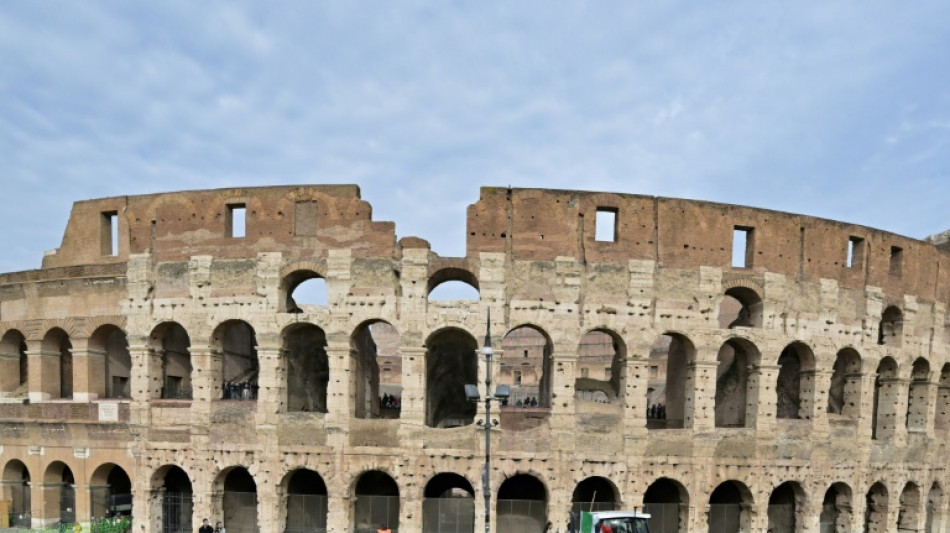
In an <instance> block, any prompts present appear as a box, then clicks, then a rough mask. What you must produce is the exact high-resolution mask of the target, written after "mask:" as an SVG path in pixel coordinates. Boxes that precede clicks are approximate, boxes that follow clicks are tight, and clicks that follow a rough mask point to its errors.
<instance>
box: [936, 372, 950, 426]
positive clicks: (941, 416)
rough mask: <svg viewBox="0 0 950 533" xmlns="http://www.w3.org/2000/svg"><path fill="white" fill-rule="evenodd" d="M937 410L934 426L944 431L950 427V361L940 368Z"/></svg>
mask: <svg viewBox="0 0 950 533" xmlns="http://www.w3.org/2000/svg"><path fill="white" fill-rule="evenodd" d="M935 411H936V412H935V413H934V428H936V429H938V430H941V431H944V432H945V431H946V430H947V429H950V363H945V364H944V365H943V367H942V368H941V369H940V382H939V383H938V385H937V408H936V410H935Z"/></svg>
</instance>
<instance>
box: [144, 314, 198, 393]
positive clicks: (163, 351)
mask: <svg viewBox="0 0 950 533" xmlns="http://www.w3.org/2000/svg"><path fill="white" fill-rule="evenodd" d="M190 347H191V340H190V339H189V338H188V332H186V331H185V328H183V327H182V326H181V325H180V324H178V323H177V322H165V323H163V324H159V325H158V326H157V327H156V328H155V329H153V330H152V334H151V335H150V336H149V350H151V352H152V353H154V354H156V355H158V356H159V357H161V363H162V388H161V390H160V391H159V397H160V398H164V399H176V400H177V399H184V400H190V399H192V386H191V371H192V366H191V352H190V350H189V348H190Z"/></svg>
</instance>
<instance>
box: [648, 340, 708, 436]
mask: <svg viewBox="0 0 950 533" xmlns="http://www.w3.org/2000/svg"><path fill="white" fill-rule="evenodd" d="M695 360H696V348H695V347H694V346H693V343H692V342H691V341H690V340H689V339H688V338H686V337H685V336H683V335H680V334H679V333H666V334H664V335H662V336H660V338H659V339H657V341H656V342H654V343H653V346H652V347H651V348H650V367H649V369H648V372H647V427H648V428H650V429H670V428H682V427H685V420H686V397H687V395H692V393H693V391H692V390H691V387H688V384H690V383H692V382H693V372H694V371H695V369H694V368H693V367H692V364H693V362H695ZM687 389H690V390H687Z"/></svg>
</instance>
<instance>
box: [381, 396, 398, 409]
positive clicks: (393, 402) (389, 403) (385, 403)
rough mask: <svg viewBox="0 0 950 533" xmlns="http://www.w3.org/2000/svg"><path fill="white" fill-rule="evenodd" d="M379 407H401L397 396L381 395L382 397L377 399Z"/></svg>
mask: <svg viewBox="0 0 950 533" xmlns="http://www.w3.org/2000/svg"><path fill="white" fill-rule="evenodd" d="M379 406H380V407H382V408H383V409H399V408H400V407H402V402H401V401H400V400H399V396H396V395H393V394H383V397H382V398H380V399H379Z"/></svg>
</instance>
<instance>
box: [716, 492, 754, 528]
mask: <svg viewBox="0 0 950 533" xmlns="http://www.w3.org/2000/svg"><path fill="white" fill-rule="evenodd" d="M752 504H753V501H752V493H751V491H749V489H748V487H746V486H745V485H743V484H742V483H740V482H738V481H731V480H730V481H725V482H723V483H721V484H720V485H719V486H718V487H716V490H714V491H713V492H712V494H710V495H709V531H716V532H717V533H749V532H750V531H751V530H752V521H751V517H750V511H751V509H752Z"/></svg>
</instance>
